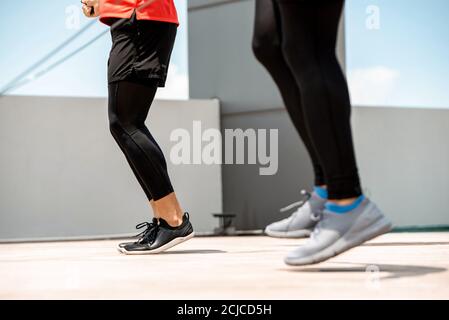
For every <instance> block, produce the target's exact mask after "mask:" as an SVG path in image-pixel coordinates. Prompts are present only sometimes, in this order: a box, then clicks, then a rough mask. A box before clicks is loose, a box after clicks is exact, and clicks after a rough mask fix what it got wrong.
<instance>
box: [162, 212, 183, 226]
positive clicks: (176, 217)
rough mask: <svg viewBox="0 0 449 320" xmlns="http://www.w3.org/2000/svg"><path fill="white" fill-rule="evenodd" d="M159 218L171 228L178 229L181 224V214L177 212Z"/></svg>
mask: <svg viewBox="0 0 449 320" xmlns="http://www.w3.org/2000/svg"><path fill="white" fill-rule="evenodd" d="M160 218H162V219H164V220H165V221H166V222H167V223H168V224H169V226H171V227H179V226H180V225H181V224H182V222H183V214H180V213H179V212H175V213H172V214H167V215H160Z"/></svg>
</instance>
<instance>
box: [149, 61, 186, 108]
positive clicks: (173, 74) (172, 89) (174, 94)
mask: <svg viewBox="0 0 449 320" xmlns="http://www.w3.org/2000/svg"><path fill="white" fill-rule="evenodd" d="M156 99H167V100H187V99H189V76H188V75H187V74H186V73H182V72H180V71H179V68H178V66H177V65H176V64H173V63H172V64H171V65H170V68H169V69H168V78H167V82H166V84H165V88H160V89H159V90H158V91H157V94H156Z"/></svg>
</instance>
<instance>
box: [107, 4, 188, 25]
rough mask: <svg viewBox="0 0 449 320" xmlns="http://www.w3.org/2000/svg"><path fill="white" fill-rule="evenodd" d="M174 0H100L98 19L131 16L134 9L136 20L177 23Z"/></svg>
mask: <svg viewBox="0 0 449 320" xmlns="http://www.w3.org/2000/svg"><path fill="white" fill-rule="evenodd" d="M173 1H174V0H100V21H101V22H103V23H105V24H109V23H108V19H107V18H131V16H132V14H133V12H134V10H136V15H137V20H156V21H163V22H170V23H176V24H179V20H178V14H177V12H176V7H175V4H174V2H173Z"/></svg>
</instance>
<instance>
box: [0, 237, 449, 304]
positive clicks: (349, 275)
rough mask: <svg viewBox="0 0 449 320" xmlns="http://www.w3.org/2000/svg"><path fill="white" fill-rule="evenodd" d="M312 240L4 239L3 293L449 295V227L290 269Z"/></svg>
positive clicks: (0, 250) (383, 240)
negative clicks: (161, 249) (288, 258)
mask: <svg viewBox="0 0 449 320" xmlns="http://www.w3.org/2000/svg"><path fill="white" fill-rule="evenodd" d="M302 241H304V240H280V239H272V238H268V237H229V238H228V237H226V238H223V237H220V238H213V237H211V238H195V239H193V240H191V241H189V242H187V243H184V244H182V245H180V246H178V247H176V248H173V249H172V250H171V251H169V252H166V253H164V254H159V255H148V256H124V255H121V254H119V253H118V252H117V251H116V249H115V245H116V243H117V242H118V241H78V242H75V241H74V242H50V243H22V244H1V245H0V274H1V280H0V299H247V298H248V299H332V298H337V299H394V298H399V299H411V298H416V299H449V271H448V268H449V233H395V234H388V235H385V236H382V237H380V238H379V239H376V240H375V241H372V242H369V243H367V244H365V245H364V246H362V247H359V248H356V249H353V250H351V251H349V252H347V253H345V254H343V255H341V256H339V257H337V258H334V259H332V260H330V261H328V262H325V263H322V264H319V265H316V266H309V267H300V268H291V267H287V266H286V265H284V263H283V257H284V256H285V254H286V253H287V252H288V251H290V250H292V249H293V248H295V247H296V246H297V245H299V244H300V243H301V242H302Z"/></svg>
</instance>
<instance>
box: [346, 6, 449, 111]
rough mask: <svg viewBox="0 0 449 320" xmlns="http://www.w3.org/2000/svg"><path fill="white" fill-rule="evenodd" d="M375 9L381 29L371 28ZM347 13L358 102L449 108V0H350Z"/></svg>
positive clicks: (355, 100)
mask: <svg viewBox="0 0 449 320" xmlns="http://www.w3.org/2000/svg"><path fill="white" fill-rule="evenodd" d="M369 6H375V7H377V8H378V12H379V29H369V28H367V27H366V21H367V19H369V18H370V17H371V16H370V14H371V13H372V11H370V12H369V13H367V9H369ZM346 9H347V10H346V55H347V56H346V58H347V71H348V79H349V82H350V87H351V95H352V100H353V104H356V105H388V106H407V107H423V108H425V107H435V108H440V107H446V108H449V90H448V89H449V59H448V56H449V20H448V12H449V1H448V0H427V1H425V0H348V1H347V4H346ZM368 21H370V20H368Z"/></svg>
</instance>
